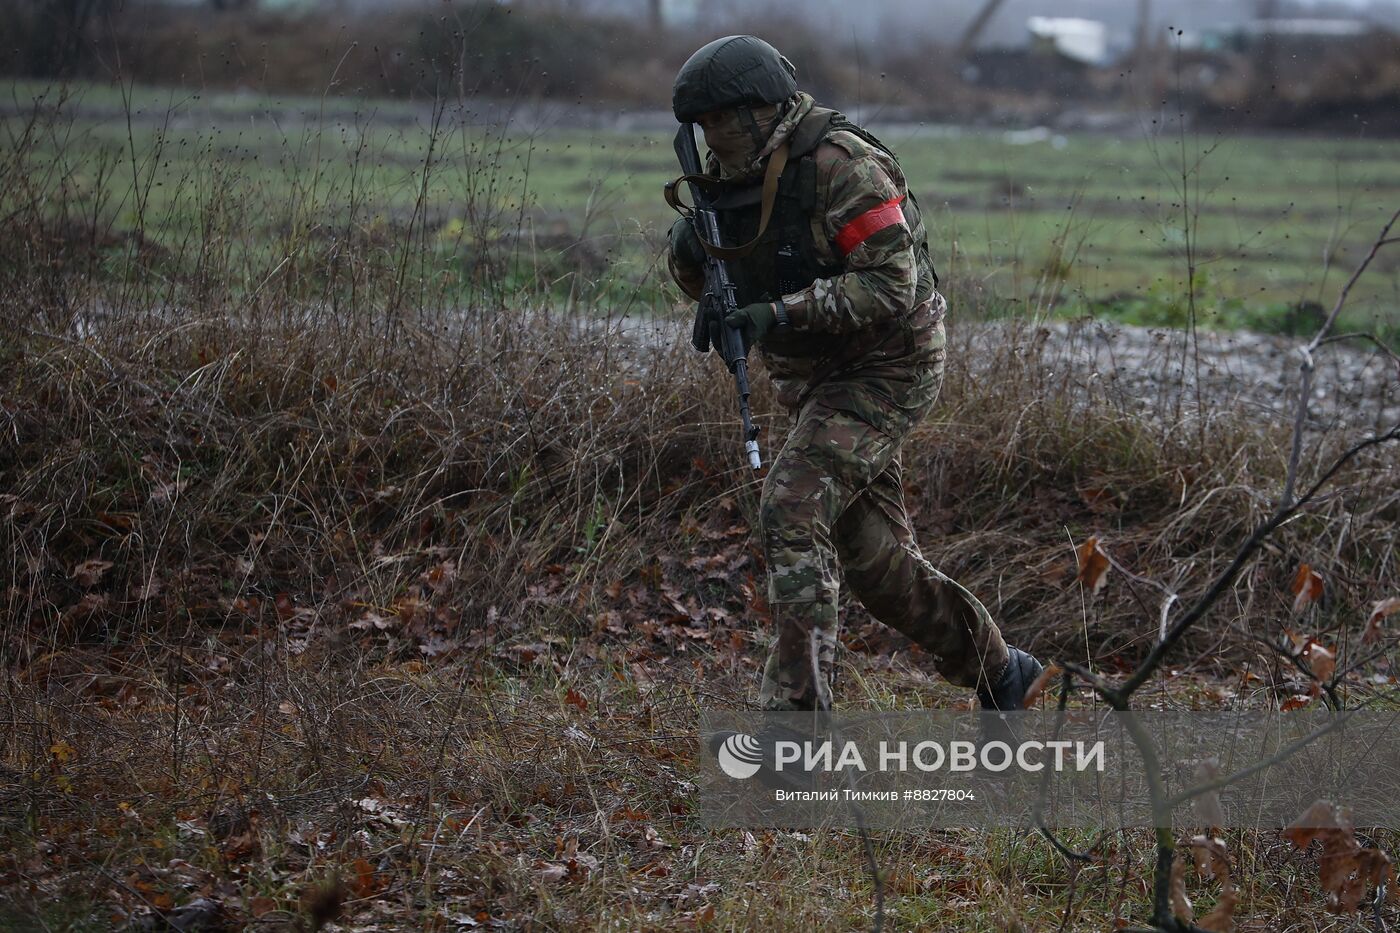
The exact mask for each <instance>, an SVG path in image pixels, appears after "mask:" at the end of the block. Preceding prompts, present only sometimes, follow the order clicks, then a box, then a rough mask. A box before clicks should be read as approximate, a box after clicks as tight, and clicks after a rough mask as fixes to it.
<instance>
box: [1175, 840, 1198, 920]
mask: <svg viewBox="0 0 1400 933" xmlns="http://www.w3.org/2000/svg"><path fill="white" fill-rule="evenodd" d="M1169 892H1170V896H1171V906H1172V916H1174V917H1176V919H1178V920H1180V921H1181V922H1182V923H1190V922H1191V921H1192V920H1193V919H1195V916H1196V915H1195V913H1194V912H1193V911H1192V910H1191V898H1189V897H1187V896H1186V860H1185V859H1183V858H1182V857H1181V853H1180V852H1178V853H1176V857H1175V859H1174V860H1173V861H1172V873H1171V884H1170V888H1169Z"/></svg>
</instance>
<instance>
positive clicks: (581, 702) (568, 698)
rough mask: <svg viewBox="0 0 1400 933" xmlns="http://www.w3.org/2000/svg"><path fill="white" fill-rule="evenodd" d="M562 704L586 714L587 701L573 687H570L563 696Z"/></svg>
mask: <svg viewBox="0 0 1400 933" xmlns="http://www.w3.org/2000/svg"><path fill="white" fill-rule="evenodd" d="M564 702H565V703H567V704H569V705H570V706H575V707H578V709H579V711H581V712H584V713H586V712H588V701H587V700H586V699H584V698H583V694H581V693H579V692H578V691H577V690H575V689H574V688H573V687H570V688H569V690H568V692H567V693H565V694H564Z"/></svg>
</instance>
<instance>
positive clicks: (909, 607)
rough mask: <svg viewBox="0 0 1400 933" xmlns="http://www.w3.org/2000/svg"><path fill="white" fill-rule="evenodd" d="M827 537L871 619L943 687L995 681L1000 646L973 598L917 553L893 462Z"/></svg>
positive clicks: (1002, 652) (1001, 661)
mask: <svg viewBox="0 0 1400 933" xmlns="http://www.w3.org/2000/svg"><path fill="white" fill-rule="evenodd" d="M835 537H836V542H837V549H838V553H839V555H840V560H841V568H842V570H844V571H845V575H846V582H847V584H849V585H850V587H851V590H852V592H854V593H855V594H856V596H857V597H858V598H859V599H860V601H861V603H862V604H863V605H864V606H865V608H866V609H868V610H870V614H871V615H873V616H874V617H875V618H876V619H878V620H879V621H880V622H883V623H884V624H886V625H888V626H890V627H892V628H895V629H897V630H899V631H900V632H903V633H904V634H905V635H907V636H908V637H909V638H910V639H911V640H913V641H914V642H916V643H917V644H919V645H920V646H921V647H923V648H924V649H925V650H926V651H928V652H929V653H931V654H932V655H933V658H934V663H935V665H936V666H937V668H938V672H939V673H940V674H942V675H943V676H944V677H945V678H947V679H948V680H949V681H950V682H951V683H954V684H957V685H959V686H963V687H976V688H983V687H985V686H986V685H987V684H989V683H995V682H996V679H997V677H998V676H1000V674H1001V673H1002V670H1003V668H1004V667H1005V666H1006V661H1007V650H1006V643H1005V642H1004V641H1003V640H1002V637H1001V632H1000V631H999V630H998V629H997V626H996V623H994V622H993V621H992V617H991V614H990V613H988V612H987V609H986V607H984V606H983V605H982V603H981V602H980V601H979V600H978V599H977V597H976V596H974V595H972V593H970V592H968V591H967V590H966V589H965V588H963V587H962V586H961V585H959V584H958V583H957V582H956V581H954V580H952V579H950V578H949V577H947V576H945V575H944V574H942V573H940V572H939V571H938V570H936V569H934V567H933V565H931V564H930V563H929V562H928V561H927V560H926V559H925V558H924V556H923V555H922V554H921V553H920V552H919V547H918V545H917V544H916V543H915V540H914V533H913V530H912V529H911V527H910V525H909V516H908V514H907V513H906V512H905V510H904V493H903V486H902V484H901V478H900V464H899V459H898V457H895V458H892V459H891V461H890V463H889V465H888V466H887V467H886V468H885V470H884V471H883V472H882V473H881V474H880V475H879V476H878V477H877V478H876V479H875V480H874V481H873V482H872V483H871V484H870V486H868V487H867V488H866V489H865V491H864V492H863V493H862V494H861V495H860V496H859V497H858V498H856V499H855V500H854V501H853V502H852V503H851V504H850V506H849V507H848V508H847V509H846V511H845V512H844V513H842V515H841V517H840V519H839V520H838V522H837V525H836V532H835Z"/></svg>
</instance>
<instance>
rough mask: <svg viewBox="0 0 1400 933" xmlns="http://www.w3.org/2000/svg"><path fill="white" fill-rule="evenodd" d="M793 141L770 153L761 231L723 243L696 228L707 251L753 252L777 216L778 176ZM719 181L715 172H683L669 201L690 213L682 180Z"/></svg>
mask: <svg viewBox="0 0 1400 933" xmlns="http://www.w3.org/2000/svg"><path fill="white" fill-rule="evenodd" d="M789 148H790V147H789V143H786V142H785V143H783V144H782V145H781V146H779V147H778V148H777V149H776V150H774V151H773V154H772V155H771V156H769V157H768V167H767V169H765V170H764V172H763V201H762V207H761V208H760V211H759V215H758V233H757V234H756V235H755V236H754V238H753V239H752V240H749V242H747V243H745V244H744V245H743V246H720V245H718V244H716V243H709V242H707V241H706V240H705V238H704V236H702V235H701V234H700V231H699V230H696V231H695V238H696V239H697V240H699V241H700V245H701V246H702V247H704V249H705V252H707V253H709V254H710V255H711V256H713V257H714V258H716V259H743V258H744V257H745V256H747V255H748V254H749V253H751V252H753V249H754V247H755V246H757V245H758V241H759V240H760V239H762V238H763V234H764V232H765V231H766V230H767V229H768V221H769V220H770V219H772V217H773V204H774V203H775V202H776V201H777V200H778V179H779V178H780V177H782V174H783V169H785V168H787V161H788V149H789ZM716 181H718V179H716V178H715V177H714V176H713V175H694V174H692V175H682V176H681V177H680V178H677V179H676V180H675V181H673V182H671V183H670V184H669V185H667V186H666V203H667V204H669V205H671V207H673V208H674V209H675V210H677V211H679V212H681V213H682V214H684V213H686V209H685V205H684V204H682V203H681V202H680V199H679V198H678V197H677V195H676V188H677V186H678V185H680V184H681V183H682V182H689V183H691V184H694V185H706V186H708V185H713V184H715V183H716Z"/></svg>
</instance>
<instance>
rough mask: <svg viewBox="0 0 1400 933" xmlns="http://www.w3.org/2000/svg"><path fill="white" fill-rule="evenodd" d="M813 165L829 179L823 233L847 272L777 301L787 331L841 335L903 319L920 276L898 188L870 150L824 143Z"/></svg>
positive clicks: (889, 173)
mask: <svg viewBox="0 0 1400 933" xmlns="http://www.w3.org/2000/svg"><path fill="white" fill-rule="evenodd" d="M823 150H824V151H823ZM817 160H818V161H817V170H818V172H819V173H821V174H825V175H827V179H828V184H827V186H826V187H827V197H826V212H825V218H824V220H823V228H824V230H825V233H826V238H827V242H828V244H829V246H830V248H831V250H832V253H833V258H835V259H836V260H838V261H839V262H841V264H842V265H843V266H844V268H845V269H846V271H845V272H843V273H842V274H840V275H836V276H832V277H831V278H826V279H817V280H816V281H815V282H813V283H812V284H811V285H809V286H808V287H807V288H804V289H803V290H802V291H799V292H794V293H792V294H790V295H784V296H783V305H784V306H785V307H786V309H787V314H788V318H789V320H790V321H791V323H792V327H793V329H794V330H803V331H824V332H828V333H843V332H849V331H854V330H859V329H860V328H862V327H868V326H870V325H871V324H875V323H877V322H879V321H883V320H888V319H890V318H893V317H897V316H899V315H901V314H904V313H906V312H907V311H908V310H909V308H911V307H912V306H913V304H914V295H915V291H916V288H917V286H918V276H919V273H918V265H917V264H916V261H915V254H914V243H913V236H912V234H911V233H910V232H909V227H908V224H907V223H906V222H905V220H904V217H903V212H902V210H901V207H900V204H901V197H902V196H903V195H904V191H903V190H902V187H901V184H900V183H899V182H898V181H896V179H895V177H894V176H893V175H892V174H891V172H890V171H889V170H888V169H887V168H886V167H885V165H883V164H882V162H881V161H880V159H879V158H878V157H877V156H876V155H875V153H874V152H873V151H871V150H869V149H860V148H856V149H855V150H854V151H849V150H846V149H843V148H842V147H840V146H837V145H835V144H832V143H826V144H824V145H823V147H822V149H821V150H819V151H818V152H817Z"/></svg>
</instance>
